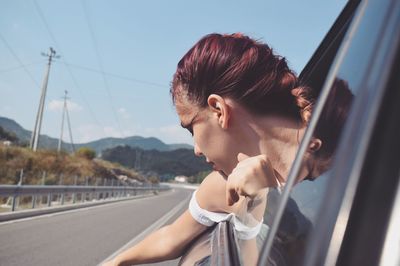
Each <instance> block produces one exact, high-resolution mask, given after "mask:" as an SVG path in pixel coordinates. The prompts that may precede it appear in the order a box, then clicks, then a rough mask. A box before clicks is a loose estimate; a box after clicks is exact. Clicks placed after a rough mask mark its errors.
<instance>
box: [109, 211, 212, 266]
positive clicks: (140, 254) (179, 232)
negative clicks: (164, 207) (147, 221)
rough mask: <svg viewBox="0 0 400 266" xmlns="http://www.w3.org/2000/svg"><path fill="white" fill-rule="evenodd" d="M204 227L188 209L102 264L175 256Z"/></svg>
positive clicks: (139, 261) (156, 260)
mask: <svg viewBox="0 0 400 266" xmlns="http://www.w3.org/2000/svg"><path fill="white" fill-rule="evenodd" d="M206 228H207V227H206V226H204V225H201V224H199V223H198V222H196V221H195V220H194V219H193V218H192V216H191V215H190V213H189V211H185V212H184V213H183V214H182V215H181V216H180V217H179V218H178V219H177V220H176V221H175V222H174V223H172V224H171V225H167V226H165V227H162V228H161V229H159V230H157V231H155V232H154V233H152V234H150V235H149V236H147V237H146V238H145V239H144V240H142V241H141V242H140V243H138V244H137V245H135V246H133V247H131V248H130V249H128V250H126V251H124V252H122V253H121V254H119V255H118V256H117V257H115V259H114V260H113V261H109V262H107V263H105V264H104V266H111V265H121V266H122V265H134V264H140V263H151V262H158V261H162V260H169V259H174V258H177V257H179V256H180V255H182V252H183V250H184V248H185V247H186V246H187V245H188V244H189V243H190V241H192V240H193V239H194V238H195V237H196V236H198V235H199V234H201V233H202V232H203V231H204V230H205V229H206Z"/></svg>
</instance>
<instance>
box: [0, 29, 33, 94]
mask: <svg viewBox="0 0 400 266" xmlns="http://www.w3.org/2000/svg"><path fill="white" fill-rule="evenodd" d="M0 39H1V40H2V41H3V43H4V44H5V46H6V47H7V49H8V50H9V51H10V53H11V54H12V55H13V56H14V58H15V60H17V61H18V63H19V65H20V67H21V68H23V69H24V70H25V72H26V74H27V75H28V76H29V77H30V78H31V80H32V81H33V83H35V85H36V86H37V87H38V88H39V87H40V85H39V83H38V82H37V81H36V80H35V78H34V77H33V75H32V74H31V72H29V70H28V69H27V68H26V66H25V65H24V64H23V63H22V61H21V59H19V57H18V56H17V54H16V53H15V52H14V50H13V49H12V47H11V45H9V44H8V42H7V40H6V39H5V38H4V37H3V35H1V33H0Z"/></svg>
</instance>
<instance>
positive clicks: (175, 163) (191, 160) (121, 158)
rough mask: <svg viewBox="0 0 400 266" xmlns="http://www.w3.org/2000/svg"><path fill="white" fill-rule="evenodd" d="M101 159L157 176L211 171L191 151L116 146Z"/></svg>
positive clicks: (190, 174) (206, 164)
mask: <svg viewBox="0 0 400 266" xmlns="http://www.w3.org/2000/svg"><path fill="white" fill-rule="evenodd" d="M102 158H103V159H104V160H107V161H110V162H116V163H119V164H121V165H123V166H126V167H129V168H134V169H135V170H136V171H141V172H149V171H151V172H156V173H157V174H158V175H173V176H176V175H186V176H194V175H196V174H198V173H199V172H204V171H211V166H210V165H209V164H208V163H207V162H206V160H205V158H204V157H197V156H195V155H194V153H193V150H188V149H178V150H173V151H158V150H143V149H140V148H132V147H128V146H118V147H115V148H112V149H108V150H104V151H103V153H102Z"/></svg>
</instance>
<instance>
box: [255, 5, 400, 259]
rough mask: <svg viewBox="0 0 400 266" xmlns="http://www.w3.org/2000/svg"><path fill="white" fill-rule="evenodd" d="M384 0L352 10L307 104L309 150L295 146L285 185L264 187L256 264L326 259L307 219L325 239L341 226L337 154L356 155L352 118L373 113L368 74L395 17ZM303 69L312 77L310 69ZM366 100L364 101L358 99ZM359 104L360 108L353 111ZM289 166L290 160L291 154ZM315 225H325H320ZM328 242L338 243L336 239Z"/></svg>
mask: <svg viewBox="0 0 400 266" xmlns="http://www.w3.org/2000/svg"><path fill="white" fill-rule="evenodd" d="M391 5H392V6H393V5H394V4H393V2H392V1H386V2H379V3H378V2H374V3H370V2H368V1H365V2H361V3H360V4H359V6H358V7H357V9H354V10H355V15H354V18H353V19H352V21H351V25H350V27H349V29H348V30H347V32H346V35H345V37H344V39H343V41H342V43H341V47H340V49H339V51H338V53H337V55H336V57H335V60H334V61H333V63H332V65H331V68H330V70H329V71H330V72H329V74H328V76H327V78H326V81H325V85H324V87H323V90H322V92H321V94H320V97H319V100H318V101H319V102H318V103H317V105H316V107H315V113H314V114H313V120H314V121H313V120H312V121H311V123H310V128H309V129H308V132H307V133H306V137H305V138H304V139H305V143H302V146H303V147H307V148H310V147H313V140H315V139H320V140H322V145H321V148H320V149H319V150H317V151H316V152H314V153H312V154H311V155H310V153H309V152H308V150H306V149H304V150H305V151H304V152H303V154H301V152H299V155H301V157H299V158H297V159H296V161H297V169H292V172H291V174H290V177H289V181H288V183H287V186H288V187H286V188H285V189H284V191H283V192H281V191H279V190H271V191H270V193H269V194H268V202H267V209H266V213H265V221H266V222H267V224H268V225H269V226H270V227H271V228H272V230H270V234H269V235H268V238H267V241H266V243H265V246H264V250H263V252H264V253H262V257H261V260H260V262H259V265H265V264H268V265H269V264H273V265H303V264H304V265H310V263H311V265H315V264H317V265H319V264H323V262H324V261H325V262H326V258H325V257H324V255H325V253H323V252H319V253H317V252H316V251H315V250H320V249H319V248H318V247H317V246H316V245H317V244H316V242H315V237H312V236H313V235H316V231H317V230H316V229H315V227H317V228H318V233H319V237H320V238H322V237H323V236H322V235H325V236H324V237H325V238H326V239H327V240H326V243H330V237H331V233H332V230H334V229H333V228H335V230H336V228H338V227H342V228H341V229H340V230H342V233H343V231H344V228H345V227H346V223H345V222H343V220H339V221H342V223H337V222H338V220H337V219H339V218H338V210H337V209H336V207H337V208H339V207H338V206H339V205H341V206H343V204H345V203H347V202H346V200H347V198H346V197H344V195H345V194H344V191H345V189H347V187H348V186H350V184H351V182H350V181H349V180H350V179H349V176H350V175H349V174H347V175H344V174H343V175H342V176H340V175H338V173H339V172H340V171H339V170H338V169H341V170H342V173H343V165H344V164H343V159H342V158H344V157H345V156H344V155H346V153H347V154H352V156H353V157H354V158H357V159H360V157H362V156H361V155H357V154H356V151H359V150H360V149H359V148H360V147H361V148H362V147H363V146H365V143H363V139H364V138H367V137H368V136H367V134H366V133H368V132H362V133H363V135H356V134H355V133H354V132H355V129H354V128H355V125H357V127H358V126H360V127H361V126H365V127H366V126H367V125H368V124H370V123H371V121H374V120H373V113H371V114H369V117H368V116H367V115H368V113H369V111H367V110H368V109H369V110H373V109H374V104H373V103H374V101H375V100H377V99H379V97H378V95H379V94H378V91H377V89H378V87H379V86H378V85H379V83H377V81H376V80H379V78H380V76H379V73H380V75H382V77H384V76H385V75H387V73H386V72H385V71H384V70H383V69H384V68H382V69H380V70H379V68H377V66H378V65H380V66H381V67H382V66H384V65H385V64H384V63H383V61H382V60H384V58H386V59H387V58H390V57H385V56H384V55H386V53H388V47H390V43H393V39H392V40H391V36H390V33H388V32H387V30H386V29H387V25H396V23H395V22H391V21H390V20H389V17H386V16H385V14H390V12H391V8H390V6H391ZM397 19H398V16H397ZM390 23H391V24H390ZM397 23H398V20H397ZM392 28H395V27H394V26H392ZM392 30H393V29H392ZM383 34H387V39H385V38H382V37H383V36H386V35H383ZM392 38H393V36H392ZM378 48H380V49H378ZM374 68H375V69H374ZM308 76H309V79H310V80H311V81H312V80H313V73H312V71H311V72H310V73H309V74H308ZM319 79H320V77H317V78H315V79H314V80H319ZM374 82H376V83H374ZM374 85H376V86H374ZM369 104H370V106H371V107H366V106H368V105H369ZM318 108H320V112H319V110H318ZM360 108H364V110H362V111H360V110H361V109H360ZM365 108H367V109H365ZM376 108H377V107H376ZM357 110H358V111H357ZM346 121H348V122H347V123H346ZM313 122H314V123H315V125H314V126H312V123H313ZM369 126H370V127H372V126H371V125H369ZM352 128H353V129H352ZM307 134H308V135H309V137H308V139H307ZM345 136H346V137H345ZM341 138H343V139H345V138H347V139H349V138H351V139H352V141H353V142H352V143H351V144H347V145H348V146H347V147H342V146H343V145H344V144H342V146H340V145H339V142H340V140H341ZM343 141H344V140H343ZM300 150H301V149H300ZM353 153H354V154H353ZM315 155H316V157H314V156H315ZM310 158H311V159H313V160H310ZM340 161H342V162H341V163H342V164H340ZM310 162H312V163H310ZM356 162H357V161H354V162H352V163H353V165H351V167H354V165H355V166H357V164H356ZM293 168H296V162H295V163H294V166H293ZM304 168H308V171H306V172H307V173H308V174H305V173H304V171H302V169H303V170H304ZM349 171H350V170H349ZM310 173H311V174H310ZM338 176H339V177H338ZM357 180H358V179H355V181H354V182H356V181H357ZM291 181H292V182H291ZM292 185H293V186H292ZM353 185H354V184H353ZM339 188H340V189H341V190H340V189H339ZM333 191H334V192H336V193H334V192H333ZM327 202H336V204H337V206H335V208H334V209H329V210H327V208H328V207H327V205H326V203H327ZM349 204H350V203H349ZM330 212H331V216H330V217H331V219H330V220H329V219H328V218H327V215H325V217H323V218H325V219H321V217H322V216H321V215H322V214H321V213H330ZM347 215H348V214H347ZM343 217H345V216H343ZM340 218H342V217H340ZM324 221H325V223H324ZM335 224H336V225H335ZM321 228H325V231H323V230H321ZM340 230H339V231H340ZM342 237H343V236H342ZM335 244H336V245H339V246H340V242H339V241H337V243H334V245H335ZM326 249H327V247H326ZM312 251H314V252H312ZM325 252H326V250H325ZM307 254H308V255H307ZM310 254H313V255H310ZM328 255H329V254H328ZM333 264H334V263H333Z"/></svg>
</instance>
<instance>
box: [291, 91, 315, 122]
mask: <svg viewBox="0 0 400 266" xmlns="http://www.w3.org/2000/svg"><path fill="white" fill-rule="evenodd" d="M291 93H292V95H293V96H294V97H295V101H296V104H297V106H298V107H299V109H300V116H301V119H302V120H303V122H305V123H306V124H308V122H309V121H310V118H311V113H312V111H313V107H314V101H315V97H313V95H312V89H311V88H310V87H307V86H298V87H296V88H294V89H292V91H291Z"/></svg>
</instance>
